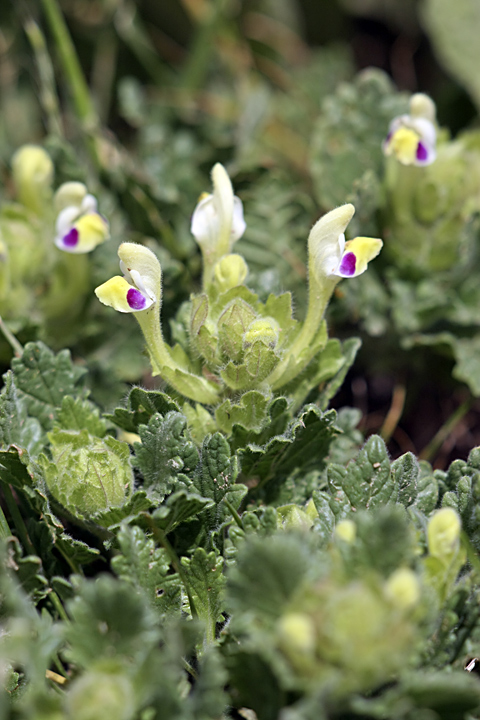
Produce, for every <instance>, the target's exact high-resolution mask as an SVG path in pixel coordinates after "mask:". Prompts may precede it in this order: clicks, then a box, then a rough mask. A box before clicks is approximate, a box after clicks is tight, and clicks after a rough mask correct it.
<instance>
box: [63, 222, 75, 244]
mask: <svg viewBox="0 0 480 720" xmlns="http://www.w3.org/2000/svg"><path fill="white" fill-rule="evenodd" d="M62 242H63V244H64V245H65V246H66V247H75V245H76V244H77V243H78V230H77V228H74V227H73V228H72V229H71V230H69V231H68V233H67V234H66V235H64V236H63V238H62Z"/></svg>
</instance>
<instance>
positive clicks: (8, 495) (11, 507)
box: [3, 484, 37, 555]
mask: <svg viewBox="0 0 480 720" xmlns="http://www.w3.org/2000/svg"><path fill="white" fill-rule="evenodd" d="M3 494H4V497H5V502H6V503H7V507H8V511H9V513H10V515H11V516H12V520H13V522H14V525H15V529H16V531H17V533H18V537H19V539H20V541H21V542H22V545H23V548H24V550H25V552H27V553H28V554H29V555H36V554H37V553H36V551H35V548H34V547H33V545H32V541H31V540H30V538H29V537H28V532H27V528H26V526H25V523H24V521H23V518H22V516H21V514H20V510H19V509H18V505H17V503H16V502H15V498H14V497H13V493H12V490H11V487H10V485H7V484H5V485H4V486H3Z"/></svg>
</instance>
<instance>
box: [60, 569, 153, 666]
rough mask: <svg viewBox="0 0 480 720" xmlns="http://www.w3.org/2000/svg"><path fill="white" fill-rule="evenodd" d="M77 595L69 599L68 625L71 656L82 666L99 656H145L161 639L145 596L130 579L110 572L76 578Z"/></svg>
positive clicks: (67, 633) (130, 657) (93, 661)
mask: <svg viewBox="0 0 480 720" xmlns="http://www.w3.org/2000/svg"><path fill="white" fill-rule="evenodd" d="M76 590H77V595H76V596H75V598H74V599H73V600H71V601H70V602H69V603H68V610H69V613H70V616H71V618H72V622H71V623H69V624H68V625H67V627H66V639H67V642H68V658H69V659H70V661H71V662H74V663H76V664H78V665H80V666H83V667H89V666H90V665H91V664H93V663H97V662H98V661H99V660H100V659H102V658H104V659H109V658H112V656H115V655H116V656H117V657H122V655H126V656H127V657H129V659H130V661H131V662H132V661H135V658H139V659H141V658H143V657H145V653H146V652H147V650H148V648H149V647H152V645H153V644H155V643H157V642H158V631H157V630H156V629H155V626H154V623H153V622H152V620H153V617H152V614H151V611H150V610H149V607H148V605H147V602H146V598H144V597H143V596H141V595H138V594H137V593H134V592H132V586H131V584H130V583H128V582H125V581H123V580H118V579H115V578H113V577H112V576H110V575H98V576H97V577H96V578H95V580H84V579H77V578H76Z"/></svg>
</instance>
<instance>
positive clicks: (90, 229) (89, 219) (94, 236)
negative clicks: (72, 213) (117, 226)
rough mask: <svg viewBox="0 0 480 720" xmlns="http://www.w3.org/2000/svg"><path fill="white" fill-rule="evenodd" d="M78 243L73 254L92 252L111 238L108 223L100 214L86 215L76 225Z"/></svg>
mask: <svg viewBox="0 0 480 720" xmlns="http://www.w3.org/2000/svg"><path fill="white" fill-rule="evenodd" d="M74 227H75V229H76V230H77V231H78V243H77V245H76V246H75V248H74V249H73V252H79V253H82V252H90V250H93V249H94V248H96V247H97V245H100V244H101V243H103V242H104V241H105V240H107V238H108V237H109V232H108V223H107V222H106V220H104V219H103V218H102V216H101V215H99V214H98V213H89V214H88V215H84V216H83V217H81V218H80V219H79V220H77V222H76V223H75V226H74Z"/></svg>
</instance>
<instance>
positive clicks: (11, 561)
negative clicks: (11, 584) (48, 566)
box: [6, 537, 49, 604]
mask: <svg viewBox="0 0 480 720" xmlns="http://www.w3.org/2000/svg"><path fill="white" fill-rule="evenodd" d="M6 552H7V562H8V566H9V567H10V568H12V569H13V570H14V571H15V576H16V578H17V580H18V583H19V585H20V587H21V588H22V589H23V591H24V592H25V593H26V594H27V595H28V596H29V597H30V598H31V599H32V601H33V602H34V603H35V604H37V603H38V602H39V601H40V600H43V599H44V598H46V597H47V595H48V593H49V587H48V581H47V579H46V577H45V575H44V572H43V567H42V561H41V559H40V558H39V557H37V556H36V555H26V556H24V553H23V550H22V546H21V545H20V543H19V541H18V540H17V538H15V537H12V538H9V540H8V541H7V545H6Z"/></svg>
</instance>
